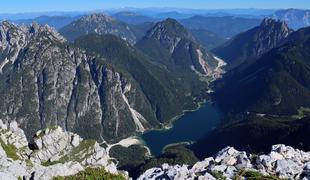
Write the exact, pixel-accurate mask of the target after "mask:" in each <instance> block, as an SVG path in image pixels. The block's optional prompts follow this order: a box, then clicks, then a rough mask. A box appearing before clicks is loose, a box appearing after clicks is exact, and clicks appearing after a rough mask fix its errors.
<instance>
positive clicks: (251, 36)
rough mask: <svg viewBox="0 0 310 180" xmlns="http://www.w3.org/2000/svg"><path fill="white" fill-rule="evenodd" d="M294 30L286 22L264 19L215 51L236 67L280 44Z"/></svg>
mask: <svg viewBox="0 0 310 180" xmlns="http://www.w3.org/2000/svg"><path fill="white" fill-rule="evenodd" d="M292 32H293V30H291V29H290V28H289V27H288V25H287V24H286V23H285V22H281V21H276V20H273V19H264V20H263V21H262V23H261V24H260V26H257V27H255V28H252V29H250V30H248V31H246V32H244V33H240V34H238V35H237V36H235V37H234V38H233V39H232V40H230V41H229V42H227V43H226V44H224V45H223V46H220V47H218V48H216V49H214V50H213V52H214V53H215V54H217V55H218V56H219V57H221V58H224V59H225V60H227V62H228V63H229V64H230V65H231V66H232V67H236V66H238V65H240V64H242V63H243V62H244V61H246V60H250V59H255V58H258V57H260V56H261V55H262V54H264V53H266V52H267V51H269V50H271V49H272V48H274V47H276V46H278V45H280V44H281V43H282V42H283V41H284V39H285V38H286V37H287V36H288V35H289V34H290V33H292Z"/></svg>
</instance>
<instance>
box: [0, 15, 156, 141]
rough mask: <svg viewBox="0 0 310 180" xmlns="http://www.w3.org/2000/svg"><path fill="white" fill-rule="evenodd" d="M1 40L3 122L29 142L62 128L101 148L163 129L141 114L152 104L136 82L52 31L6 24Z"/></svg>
mask: <svg viewBox="0 0 310 180" xmlns="http://www.w3.org/2000/svg"><path fill="white" fill-rule="evenodd" d="M90 18H91V17H90ZM93 18H95V17H93ZM98 18H99V19H100V18H101V17H98ZM0 34H1V36H0V42H1V44H0V57H5V58H4V59H2V58H0V118H1V119H2V120H3V121H4V122H5V123H8V122H11V121H16V122H17V123H18V124H19V125H20V127H21V128H22V129H23V130H24V131H25V134H26V136H27V138H28V139H30V138H31V137H32V135H33V134H34V133H35V132H36V131H38V130H40V129H44V128H46V127H49V126H53V125H58V126H60V127H62V128H63V129H65V130H68V131H71V132H76V133H78V134H79V135H81V136H82V137H83V138H87V139H95V140H97V141H98V142H100V143H103V142H106V141H117V140H120V139H122V138H126V137H128V136H130V135H134V134H135V133H137V132H142V131H144V130H145V129H149V128H152V125H153V126H156V124H157V125H159V122H151V123H150V122H148V121H149V119H147V118H145V117H144V116H145V114H154V112H152V108H151V107H148V108H143V106H145V103H144V104H143V103H141V102H148V100H147V98H146V96H141V94H143V92H142V90H141V88H140V87H139V86H138V83H136V82H135V80H134V79H133V78H132V77H130V76H129V75H126V73H123V72H118V70H116V69H115V68H114V67H111V66H110V65H108V64H107V63H106V60H105V59H103V58H99V57H92V56H89V55H87V54H86V52H84V51H83V50H81V49H79V48H76V47H71V46H69V45H67V44H66V40H65V39H64V38H63V37H62V36H61V35H59V34H58V33H57V32H56V31H55V30H54V29H52V28H50V27H48V26H39V25H36V24H33V25H31V26H21V27H20V26H16V25H14V24H11V23H9V22H2V23H1V24H0ZM128 87H130V88H128ZM137 98H140V99H138V100H137ZM149 106H150V105H149ZM136 109H147V110H145V112H143V113H142V112H138V111H137V110H136ZM150 121H154V118H152V120H150ZM150 124H152V125H150ZM73 143H74V144H75V145H77V144H76V143H77V141H74V142H73Z"/></svg>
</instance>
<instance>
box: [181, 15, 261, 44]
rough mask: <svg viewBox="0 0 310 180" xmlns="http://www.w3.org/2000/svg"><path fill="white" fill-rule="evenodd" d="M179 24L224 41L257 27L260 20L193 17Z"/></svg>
mask: <svg viewBox="0 0 310 180" xmlns="http://www.w3.org/2000/svg"><path fill="white" fill-rule="evenodd" d="M180 22H181V23H182V24H183V25H184V26H185V27H186V28H188V29H204V30H208V31H211V32H214V33H216V34H217V35H219V36H220V37H222V38H225V39H226V38H231V37H233V36H235V35H237V34H239V33H241V32H244V31H246V30H248V29H251V28H253V27H255V26H257V25H258V24H259V23H260V22H261V19H249V18H238V17H233V16H225V17H206V16H194V17H191V18H188V19H182V20H180Z"/></svg>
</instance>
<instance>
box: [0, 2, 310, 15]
mask: <svg viewBox="0 0 310 180" xmlns="http://www.w3.org/2000/svg"><path fill="white" fill-rule="evenodd" d="M0 2H1V3H0V4H1V6H0V13H16V12H42V11H85V10H94V9H97V10H98V9H110V8H121V7H138V8H142V7H177V8H199V9H229V8H265V9H280V8H303V9H310V0H0Z"/></svg>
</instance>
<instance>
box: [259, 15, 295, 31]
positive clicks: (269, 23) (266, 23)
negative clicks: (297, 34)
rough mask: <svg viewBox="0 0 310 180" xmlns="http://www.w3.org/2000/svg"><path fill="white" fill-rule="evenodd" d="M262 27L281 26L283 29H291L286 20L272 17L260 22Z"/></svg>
mask: <svg viewBox="0 0 310 180" xmlns="http://www.w3.org/2000/svg"><path fill="white" fill-rule="evenodd" d="M260 27H268V28H270V27H281V29H283V30H286V31H291V30H290V28H289V27H288V25H287V23H286V22H285V21H280V20H276V19H272V18H265V19H263V21H262V22H261V24H260Z"/></svg>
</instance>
